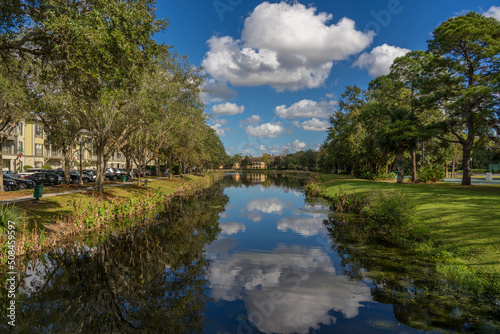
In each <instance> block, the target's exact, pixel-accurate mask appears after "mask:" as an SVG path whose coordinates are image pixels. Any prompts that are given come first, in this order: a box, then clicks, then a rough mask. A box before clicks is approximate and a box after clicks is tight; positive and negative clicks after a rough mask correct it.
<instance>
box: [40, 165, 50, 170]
mask: <svg viewBox="0 0 500 334" xmlns="http://www.w3.org/2000/svg"><path fill="white" fill-rule="evenodd" d="M42 168H43V169H46V170H52V166H49V165H43V166H42Z"/></svg>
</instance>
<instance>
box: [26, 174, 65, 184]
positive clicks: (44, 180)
mask: <svg viewBox="0 0 500 334" xmlns="http://www.w3.org/2000/svg"><path fill="white" fill-rule="evenodd" d="M25 179H29V180H32V181H35V183H36V184H37V185H40V184H43V185H44V186H56V185H58V184H61V183H63V181H64V178H63V177H62V176H59V175H57V174H54V173H48V172H44V173H35V174H31V175H28V176H25Z"/></svg>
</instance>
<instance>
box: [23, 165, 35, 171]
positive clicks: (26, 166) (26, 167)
mask: <svg viewBox="0 0 500 334" xmlns="http://www.w3.org/2000/svg"><path fill="white" fill-rule="evenodd" d="M30 168H33V166H30V165H25V166H24V167H23V169H24V170H26V169H30Z"/></svg>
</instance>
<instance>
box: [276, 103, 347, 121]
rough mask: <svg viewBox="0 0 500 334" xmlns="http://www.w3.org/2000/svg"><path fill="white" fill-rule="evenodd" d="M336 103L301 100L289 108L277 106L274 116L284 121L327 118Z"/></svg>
mask: <svg viewBox="0 0 500 334" xmlns="http://www.w3.org/2000/svg"><path fill="white" fill-rule="evenodd" d="M337 104H338V103H337V102H336V101H328V102H327V101H321V102H316V101H313V100H301V101H299V102H296V103H294V104H292V105H291V106H290V107H288V108H287V107H286V106H285V105H281V106H277V107H276V108H275V114H276V116H278V117H281V118H284V119H298V118H310V117H317V118H328V117H329V115H330V114H331V113H332V112H333V111H334V109H335V106H336V105H337Z"/></svg>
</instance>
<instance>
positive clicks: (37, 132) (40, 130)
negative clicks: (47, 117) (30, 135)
mask: <svg viewBox="0 0 500 334" xmlns="http://www.w3.org/2000/svg"><path fill="white" fill-rule="evenodd" d="M35 138H43V126H41V125H35Z"/></svg>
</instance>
